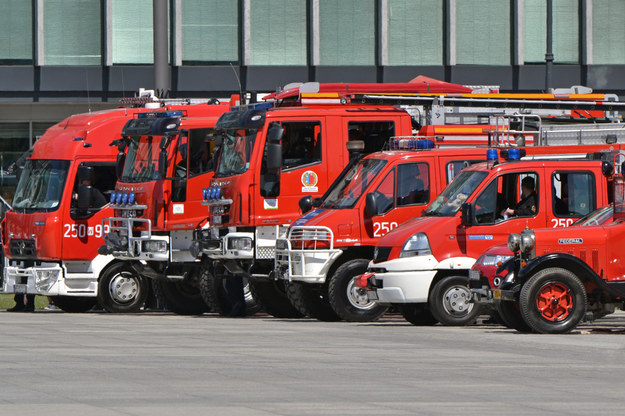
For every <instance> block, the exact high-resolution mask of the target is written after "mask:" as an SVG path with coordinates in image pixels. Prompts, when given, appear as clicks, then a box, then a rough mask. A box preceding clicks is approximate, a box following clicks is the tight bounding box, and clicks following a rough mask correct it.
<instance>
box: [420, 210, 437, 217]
mask: <svg viewBox="0 0 625 416" xmlns="http://www.w3.org/2000/svg"><path fill="white" fill-rule="evenodd" d="M423 216H424V217H440V216H441V213H440V212H438V211H423Z"/></svg>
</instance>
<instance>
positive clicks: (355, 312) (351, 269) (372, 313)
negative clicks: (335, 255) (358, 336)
mask: <svg viewBox="0 0 625 416" xmlns="http://www.w3.org/2000/svg"><path fill="white" fill-rule="evenodd" d="M368 265H369V260H365V259H354V260H350V261H348V262H347V263H345V264H343V265H341V267H339V268H338V269H337V270H336V271H335V272H334V274H333V275H332V277H331V278H330V285H329V290H328V298H329V300H330V305H332V309H334V312H336V314H337V315H338V316H340V317H341V319H343V320H345V321H349V322H370V321H376V320H378V319H380V317H381V316H382V315H384V312H386V310H387V309H388V307H387V306H383V305H380V304H379V303H377V302H372V301H370V300H369V299H368V298H367V292H366V290H365V289H362V288H359V287H357V286H356V277H358V276H360V275H361V274H363V273H364V272H366V271H367V266H368Z"/></svg>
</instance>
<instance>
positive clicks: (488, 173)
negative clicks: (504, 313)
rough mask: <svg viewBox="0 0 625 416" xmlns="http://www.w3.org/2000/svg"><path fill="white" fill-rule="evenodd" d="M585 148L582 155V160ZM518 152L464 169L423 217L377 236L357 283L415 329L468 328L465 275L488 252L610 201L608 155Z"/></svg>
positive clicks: (471, 312)
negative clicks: (512, 234)
mask: <svg viewBox="0 0 625 416" xmlns="http://www.w3.org/2000/svg"><path fill="white" fill-rule="evenodd" d="M584 148H585V146H580V147H579V148H578V149H577V152H578V153H579V154H582V155H585V154H586V151H585V150H584ZM593 149H596V148H593ZM513 150H514V149H513ZM488 152H489V153H490V154H492V155H493V156H494V154H493V153H492V150H489V151H488ZM511 153H512V154H511ZM515 153H516V151H510V152H508V156H509V160H507V161H501V162H499V161H498V160H496V159H494V158H493V159H491V160H489V161H488V162H485V163H479V164H474V165H471V166H469V167H467V168H465V169H464V170H463V171H462V172H461V173H460V174H459V175H458V176H457V177H456V179H455V180H454V181H453V182H452V183H451V184H450V185H448V186H447V187H446V188H445V190H443V192H442V193H441V194H440V195H439V196H438V197H437V198H436V199H435V200H434V201H433V202H432V203H431V204H430V205H429V206H428V208H427V209H426V210H425V211H424V212H423V214H422V217H419V218H415V219H413V220H410V221H408V222H406V223H404V224H403V225H401V226H399V227H398V228H396V229H395V230H393V231H391V232H390V233H388V234H387V235H386V236H384V237H382V238H381V239H380V241H379V242H378V245H377V247H376V251H375V256H374V258H373V260H372V262H371V263H370V265H369V268H368V273H367V274H366V275H364V277H362V278H361V281H360V284H361V285H363V286H364V285H365V284H366V286H367V288H368V289H369V291H368V295H369V299H370V300H376V301H378V302H381V303H384V304H394V305H397V306H398V307H399V308H400V310H401V312H402V314H403V315H404V317H405V318H406V319H407V320H408V321H410V322H412V323H414V324H423V323H429V322H432V316H433V317H434V318H435V321H438V322H441V323H443V324H446V325H465V324H466V323H467V322H472V321H473V320H475V318H476V317H477V315H478V314H479V312H480V308H478V307H475V304H474V303H472V302H471V293H470V291H469V289H468V270H469V269H470V268H471V266H472V265H473V263H474V262H475V260H476V259H477V258H478V257H479V255H480V254H481V253H482V252H484V250H485V249H487V248H488V247H490V246H493V245H495V244H498V243H502V242H504V241H506V239H507V237H508V235H509V234H510V232H513V231H515V230H517V232H519V231H521V230H522V229H524V228H527V227H532V228H535V227H552V228H557V229H561V228H563V227H565V226H568V225H570V224H571V223H572V222H573V221H575V220H576V219H577V218H580V217H582V216H584V215H586V214H588V213H589V212H591V211H593V210H594V209H595V208H596V207H598V206H603V205H606V204H608V195H609V192H608V188H609V186H608V178H607V177H606V176H605V174H606V172H605V171H604V170H603V162H602V160H600V157H604V155H605V153H602V154H599V155H595V154H592V155H589V156H586V157H583V158H579V159H575V158H573V156H574V155H573V154H569V155H568V156H561V157H553V158H550V159H544V158H542V157H532V158H529V157H525V158H523V159H522V160H510V159H518V157H517V155H515ZM597 159H599V160H597ZM527 178H530V179H527ZM528 183H533V186H532V188H533V191H532V192H533V196H532V197H531V198H528V195H527V184H528ZM524 188H525V189H524ZM523 206H524V207H525V208H524V209H522V207H523ZM512 211H514V213H512ZM560 231H561V230H560Z"/></svg>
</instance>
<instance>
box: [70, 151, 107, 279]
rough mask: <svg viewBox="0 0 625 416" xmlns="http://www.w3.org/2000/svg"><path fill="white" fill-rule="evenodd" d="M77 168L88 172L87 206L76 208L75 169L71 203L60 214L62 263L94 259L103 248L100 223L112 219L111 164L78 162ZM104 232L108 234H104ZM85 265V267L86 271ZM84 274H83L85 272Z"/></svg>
mask: <svg viewBox="0 0 625 416" xmlns="http://www.w3.org/2000/svg"><path fill="white" fill-rule="evenodd" d="M80 166H89V167H91V168H92V172H93V175H92V179H91V181H90V183H83V185H90V186H91V187H92V193H91V195H92V196H91V203H90V204H89V208H88V209H79V208H78V207H77V200H76V198H77V190H78V186H79V185H80V183H79V180H78V175H77V172H78V168H77V169H76V170H75V171H74V177H73V180H72V181H68V183H70V184H72V186H73V189H72V201H71V203H70V204H66V205H65V206H68V205H69V211H66V212H64V213H63V247H62V259H63V260H77V261H79V260H83V261H90V260H92V259H94V258H95V257H96V255H97V252H98V247H100V246H101V245H102V244H104V234H105V232H104V231H105V230H103V229H102V219H104V218H107V217H112V216H113V210H112V209H110V208H109V201H110V195H111V193H112V192H113V191H114V189H115V181H116V177H117V176H116V175H115V163H114V162H82V163H80V165H79V166H78V167H80ZM106 231H107V232H108V230H106ZM88 266H89V265H88V264H85V267H88ZM85 271H86V270H85Z"/></svg>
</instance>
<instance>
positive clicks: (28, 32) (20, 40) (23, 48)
mask: <svg viewBox="0 0 625 416" xmlns="http://www.w3.org/2000/svg"><path fill="white" fill-rule="evenodd" d="M0 10H2V13H0V28H2V29H1V30H0V63H3V64H32V62H33V25H32V22H33V15H32V13H33V10H32V3H31V2H30V1H24V0H0Z"/></svg>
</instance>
